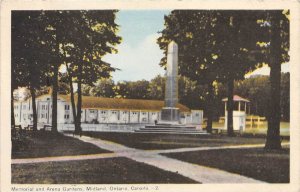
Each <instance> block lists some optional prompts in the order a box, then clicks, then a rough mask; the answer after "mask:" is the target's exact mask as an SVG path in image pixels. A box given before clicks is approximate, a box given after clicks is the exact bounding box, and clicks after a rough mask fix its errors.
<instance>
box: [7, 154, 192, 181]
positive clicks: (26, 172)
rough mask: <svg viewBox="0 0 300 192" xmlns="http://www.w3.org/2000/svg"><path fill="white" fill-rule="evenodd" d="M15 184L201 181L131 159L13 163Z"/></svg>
mask: <svg viewBox="0 0 300 192" xmlns="http://www.w3.org/2000/svg"><path fill="white" fill-rule="evenodd" d="M12 183H14V184H130V183H131V184H137V183H181V184H182V183H197V182H195V181H193V180H191V179H189V178H186V177H184V176H181V175H178V174H175V173H172V172H169V171H164V170H161V169H158V168H156V167H153V166H150V165H146V164H144V163H139V162H136V161H133V160H130V159H127V158H113V159H112V158H110V159H97V160H83V161H68V162H49V163H36V164H17V165H12Z"/></svg>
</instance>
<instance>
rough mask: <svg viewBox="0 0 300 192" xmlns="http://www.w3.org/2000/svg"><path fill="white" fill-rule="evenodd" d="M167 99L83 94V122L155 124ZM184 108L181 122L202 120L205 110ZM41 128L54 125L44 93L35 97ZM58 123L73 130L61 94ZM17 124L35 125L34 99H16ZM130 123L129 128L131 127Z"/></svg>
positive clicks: (66, 97) (68, 106)
mask: <svg viewBox="0 0 300 192" xmlns="http://www.w3.org/2000/svg"><path fill="white" fill-rule="evenodd" d="M163 106H164V101H159V100H140V99H121V98H103V97H91V96H82V111H81V113H82V114H81V122H82V128H83V129H84V127H91V125H93V127H94V128H95V130H96V129H97V127H102V128H103V127H104V126H106V127H108V126H110V127H111V126H112V125H116V124H117V125H123V127H124V126H126V125H128V126H131V127H134V126H133V125H141V124H144V125H146V124H154V123H155V122H156V121H158V120H159V119H160V111H161V109H162V108H163ZM176 107H178V108H179V109H180V111H181V118H180V123H182V124H193V125H200V124H201V123H202V120H203V111H202V110H190V109H189V108H188V107H186V106H184V105H181V104H178V105H177V106H176ZM36 108H37V118H38V127H39V128H41V127H43V126H44V125H51V119H52V97H51V95H50V94H46V95H41V96H39V97H37V98H36ZM57 113H58V114H57V123H58V128H59V130H64V129H72V127H73V126H74V125H73V122H74V120H73V114H72V107H71V101H70V96H69V95H58V101H57ZM14 115H15V124H16V125H21V126H22V127H24V126H27V125H32V123H33V118H32V103H31V98H30V99H28V100H26V101H16V102H14ZM128 126H127V127H128Z"/></svg>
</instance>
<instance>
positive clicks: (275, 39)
mask: <svg viewBox="0 0 300 192" xmlns="http://www.w3.org/2000/svg"><path fill="white" fill-rule="evenodd" d="M273 21H274V20H273ZM275 22H276V21H275ZM275 22H274V23H272V29H273V30H272V33H271V43H270V45H271V46H270V64H269V66H270V68H271V71H270V83H271V92H270V97H269V99H270V100H269V118H268V131H267V140H266V145H265V148H266V149H281V141H280V81H281V63H280V56H281V55H280V50H281V44H280V30H279V29H278V28H276V27H277V26H279V24H278V23H275ZM277 22H279V21H277Z"/></svg>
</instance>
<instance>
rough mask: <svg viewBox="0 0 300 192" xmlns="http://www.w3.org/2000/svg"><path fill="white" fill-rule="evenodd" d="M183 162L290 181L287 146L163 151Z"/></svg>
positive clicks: (271, 179) (264, 179)
mask: <svg viewBox="0 0 300 192" xmlns="http://www.w3.org/2000/svg"><path fill="white" fill-rule="evenodd" d="M163 155H165V156H168V157H171V158H175V159H179V160H182V161H186V162H190V163H195V164H199V165H204V166H208V167H213V168H218V169H222V170H225V171H228V172H232V173H238V174H241V175H245V176H248V177H252V178H255V179H258V180H262V181H266V182H269V183H289V174H290V171H289V165H290V163H289V162H290V158H289V149H287V148H285V149H283V150H277V151H265V150H264V149H262V148H251V149H222V150H210V151H195V152H184V153H170V154H163Z"/></svg>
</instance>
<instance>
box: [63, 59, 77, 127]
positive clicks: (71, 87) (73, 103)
mask: <svg viewBox="0 0 300 192" xmlns="http://www.w3.org/2000/svg"><path fill="white" fill-rule="evenodd" d="M66 67H67V72H68V80H69V85H70V92H71V105H72V113H73V120H74V127H75V130H76V126H77V125H78V123H77V117H76V106H75V98H74V89H73V81H72V74H71V71H70V68H69V66H68V64H66ZM77 129H78V128H77Z"/></svg>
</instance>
